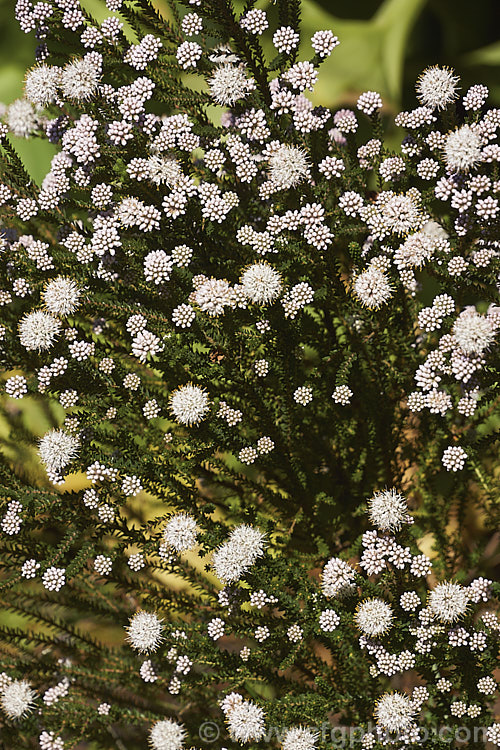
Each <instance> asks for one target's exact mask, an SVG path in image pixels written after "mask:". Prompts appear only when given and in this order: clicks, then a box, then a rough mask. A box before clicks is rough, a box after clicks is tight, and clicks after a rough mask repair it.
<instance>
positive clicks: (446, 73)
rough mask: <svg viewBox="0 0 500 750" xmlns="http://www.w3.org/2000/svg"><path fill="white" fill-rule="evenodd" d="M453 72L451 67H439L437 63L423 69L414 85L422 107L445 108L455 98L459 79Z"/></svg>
mask: <svg viewBox="0 0 500 750" xmlns="http://www.w3.org/2000/svg"><path fill="white" fill-rule="evenodd" d="M453 73H454V71H453V70H452V69H451V68H440V67H439V65H433V66H432V67H430V68H426V70H424V72H423V73H422V74H421V76H420V77H419V79H418V81H417V85H416V90H417V97H418V99H419V101H420V103H421V104H422V105H423V106H424V107H429V109H446V107H447V106H448V104H450V103H451V102H452V101H453V100H454V99H456V98H457V96H458V94H457V83H458V82H459V80H460V79H459V77H458V76H454V75H453Z"/></svg>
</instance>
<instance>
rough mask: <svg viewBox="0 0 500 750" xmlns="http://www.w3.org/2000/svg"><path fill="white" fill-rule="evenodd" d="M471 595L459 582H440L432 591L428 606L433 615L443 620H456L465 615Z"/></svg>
mask: <svg viewBox="0 0 500 750" xmlns="http://www.w3.org/2000/svg"><path fill="white" fill-rule="evenodd" d="M469 601H470V595H469V593H468V592H467V589H465V588H464V587H463V586H460V584H458V583H449V582H446V583H438V585H437V586H436V588H435V589H434V590H433V591H431V592H430V594H429V600H428V606H429V609H430V611H431V612H432V614H433V615H435V616H436V617H437V618H438V620H441V622H455V620H458V619H459V618H460V617H462V616H463V615H465V613H466V612H467V607H468V606H469Z"/></svg>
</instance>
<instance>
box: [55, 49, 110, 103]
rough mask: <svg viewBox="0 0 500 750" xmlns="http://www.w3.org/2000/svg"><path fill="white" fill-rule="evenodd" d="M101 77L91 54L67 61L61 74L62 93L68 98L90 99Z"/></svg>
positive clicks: (98, 67)
mask: <svg viewBox="0 0 500 750" xmlns="http://www.w3.org/2000/svg"><path fill="white" fill-rule="evenodd" d="M100 77H101V71H100V66H99V65H98V64H97V63H96V61H95V60H94V59H93V57H92V56H91V55H85V57H83V58H82V59H81V60H75V61H74V62H71V63H68V65H66V67H65V68H64V70H63V71H62V74H61V86H62V90H63V94H64V96H65V97H67V98H68V99H77V100H83V99H90V98H91V97H92V96H93V94H94V93H95V91H96V89H97V86H98V84H99V79H100Z"/></svg>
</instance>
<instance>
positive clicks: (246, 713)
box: [227, 701, 265, 742]
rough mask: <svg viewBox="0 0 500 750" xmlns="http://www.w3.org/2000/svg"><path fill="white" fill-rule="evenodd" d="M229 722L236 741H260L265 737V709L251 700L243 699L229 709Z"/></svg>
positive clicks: (232, 736)
mask: <svg viewBox="0 0 500 750" xmlns="http://www.w3.org/2000/svg"><path fill="white" fill-rule="evenodd" d="M227 723H228V729H229V734H230V735H231V738H232V739H233V740H235V741H236V742H252V741H253V742H258V741H259V740H261V739H262V738H263V737H264V734H265V723H264V711H263V710H262V709H261V708H260V706H257V705H256V704H255V703H252V702H251V701H241V702H240V703H237V704H236V705H235V706H234V708H232V709H231V710H230V711H228V712H227Z"/></svg>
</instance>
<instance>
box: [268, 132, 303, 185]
mask: <svg viewBox="0 0 500 750" xmlns="http://www.w3.org/2000/svg"><path fill="white" fill-rule="evenodd" d="M269 168H270V178H271V182H272V183H273V185H275V186H276V187H277V188H279V189H280V190H286V189H287V188H291V187H295V186H296V185H298V184H299V183H300V182H302V181H303V180H305V179H306V178H307V177H309V163H308V159H307V154H306V152H305V151H303V150H302V149H301V148H298V147H297V146H289V145H288V144H287V143H284V144H282V145H281V146H278V148H277V149H276V151H274V152H273V154H272V155H271V157H270V159H269Z"/></svg>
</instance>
